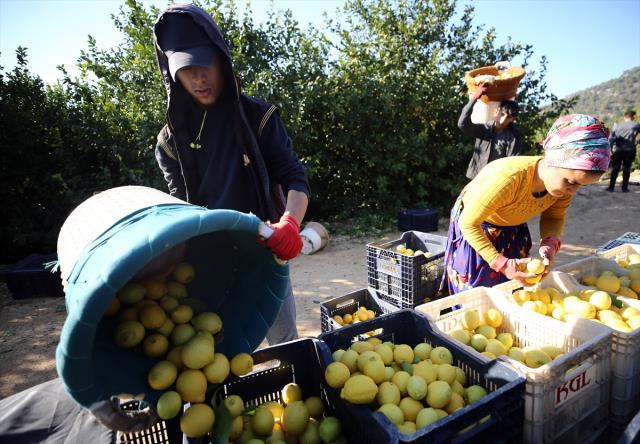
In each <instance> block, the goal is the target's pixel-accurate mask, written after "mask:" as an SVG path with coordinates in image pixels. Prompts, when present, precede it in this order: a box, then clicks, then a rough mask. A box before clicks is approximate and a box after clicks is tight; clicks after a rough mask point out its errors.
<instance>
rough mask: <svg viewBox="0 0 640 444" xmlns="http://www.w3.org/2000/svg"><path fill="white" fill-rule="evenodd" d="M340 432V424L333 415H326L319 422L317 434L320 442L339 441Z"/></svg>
mask: <svg viewBox="0 0 640 444" xmlns="http://www.w3.org/2000/svg"><path fill="white" fill-rule="evenodd" d="M341 434H342V425H341V424H340V421H338V418H336V417H335V416H327V417H326V418H324V419H323V420H322V421H321V422H320V426H319V427H318V435H320V440H321V441H322V442H336V443H337V442H339V437H340V435H341Z"/></svg>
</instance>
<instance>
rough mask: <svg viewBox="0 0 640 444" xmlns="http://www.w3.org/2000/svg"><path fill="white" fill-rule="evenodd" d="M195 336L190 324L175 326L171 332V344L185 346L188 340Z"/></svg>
mask: <svg viewBox="0 0 640 444" xmlns="http://www.w3.org/2000/svg"><path fill="white" fill-rule="evenodd" d="M172 322H173V321H172ZM195 334H196V331H195V330H194V329H193V327H192V326H191V324H179V325H176V326H175V327H174V328H173V331H172V332H171V343H173V345H183V344H186V343H187V341H188V340H189V339H191V338H192V337H194V336H195Z"/></svg>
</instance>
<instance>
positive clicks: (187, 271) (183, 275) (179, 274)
mask: <svg viewBox="0 0 640 444" xmlns="http://www.w3.org/2000/svg"><path fill="white" fill-rule="evenodd" d="M195 275H196V271H195V270H194V268H193V266H192V265H191V264H189V263H188V262H182V263H180V264H178V265H176V268H175V269H174V270H173V278H174V279H175V280H176V281H178V282H179V283H181V284H188V283H189V282H191V281H192V280H193V278H194V277H195Z"/></svg>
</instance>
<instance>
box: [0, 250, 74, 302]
mask: <svg viewBox="0 0 640 444" xmlns="http://www.w3.org/2000/svg"><path fill="white" fill-rule="evenodd" d="M57 259H58V257H57V255H56V254H55V253H54V254H32V255H30V256H27V257H25V258H24V259H22V260H20V261H18V262H16V263H15V264H13V265H9V266H7V267H6V268H3V269H2V270H0V277H2V279H3V280H4V281H5V282H6V283H7V287H8V288H9V291H10V292H11V296H12V297H13V299H26V298H43V297H62V296H64V290H63V289H62V279H61V278H60V270H57V271H55V272H52V271H51V270H50V269H48V268H50V267H45V265H46V264H49V263H52V262H55V261H57Z"/></svg>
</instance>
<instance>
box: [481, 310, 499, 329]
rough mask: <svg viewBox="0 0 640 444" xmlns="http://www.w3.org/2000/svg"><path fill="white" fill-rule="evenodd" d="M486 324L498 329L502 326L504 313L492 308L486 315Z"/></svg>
mask: <svg viewBox="0 0 640 444" xmlns="http://www.w3.org/2000/svg"><path fill="white" fill-rule="evenodd" d="M484 322H485V323H486V324H487V325H490V326H491V327H495V328H498V327H500V326H501V325H502V313H500V312H499V311H498V310H496V309H495V308H490V309H489V310H487V311H486V313H485V314H484Z"/></svg>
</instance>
